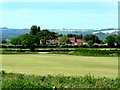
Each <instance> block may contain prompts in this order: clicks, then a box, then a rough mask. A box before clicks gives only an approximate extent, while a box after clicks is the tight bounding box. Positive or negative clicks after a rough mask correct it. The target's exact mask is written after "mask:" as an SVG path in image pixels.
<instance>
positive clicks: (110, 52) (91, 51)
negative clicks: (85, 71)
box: [73, 48, 119, 56]
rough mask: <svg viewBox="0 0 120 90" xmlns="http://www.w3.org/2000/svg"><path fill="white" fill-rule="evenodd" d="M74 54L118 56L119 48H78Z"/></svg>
mask: <svg viewBox="0 0 120 90" xmlns="http://www.w3.org/2000/svg"><path fill="white" fill-rule="evenodd" d="M73 54H74V55H81V56H118V55H119V50H98V49H92V48H91V49H84V48H78V49H75V51H74V53H73Z"/></svg>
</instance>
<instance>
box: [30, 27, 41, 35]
mask: <svg viewBox="0 0 120 90" xmlns="http://www.w3.org/2000/svg"><path fill="white" fill-rule="evenodd" d="M40 31H41V30H40V27H39V26H38V27H37V26H36V25H32V26H31V28H30V34H31V35H36V34H37V33H38V32H40Z"/></svg>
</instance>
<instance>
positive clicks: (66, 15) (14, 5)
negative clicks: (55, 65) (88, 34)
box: [0, 2, 118, 29]
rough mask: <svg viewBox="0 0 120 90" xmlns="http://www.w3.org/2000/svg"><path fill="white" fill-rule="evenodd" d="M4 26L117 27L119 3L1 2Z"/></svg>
mask: <svg viewBox="0 0 120 90" xmlns="http://www.w3.org/2000/svg"><path fill="white" fill-rule="evenodd" d="M0 9H1V10H0V11H1V21H2V22H1V23H2V24H1V26H0V27H9V28H30V27H31V26H32V25H38V26H40V27H41V28H42V29H62V28H67V29H103V28H117V27H118V2H2V3H1V7H0Z"/></svg>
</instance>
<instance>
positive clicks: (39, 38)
mask: <svg viewBox="0 0 120 90" xmlns="http://www.w3.org/2000/svg"><path fill="white" fill-rule="evenodd" d="M71 37H72V38H75V39H82V40H85V41H86V42H87V44H88V45H89V46H90V47H91V46H92V45H93V44H94V43H97V44H100V43H107V44H108V46H109V47H114V46H115V45H117V46H120V35H111V36H107V37H106V40H105V41H101V40H100V39H99V38H98V36H96V35H93V34H88V35H84V36H83V35H82V34H80V35H76V34H67V35H63V34H58V33H56V32H51V31H49V30H48V29H44V30H41V28H40V26H37V25H32V26H31V28H30V32H29V34H23V35H20V36H19V37H16V38H12V39H11V44H13V45H23V46H29V47H34V46H39V45H46V44H47V40H53V39H56V38H57V39H58V41H59V43H58V42H57V43H56V44H57V45H58V44H64V45H65V44H71V42H70V40H69V38H71ZM3 42H5V40H4V41H3ZM32 49H33V50H34V48H31V50H32Z"/></svg>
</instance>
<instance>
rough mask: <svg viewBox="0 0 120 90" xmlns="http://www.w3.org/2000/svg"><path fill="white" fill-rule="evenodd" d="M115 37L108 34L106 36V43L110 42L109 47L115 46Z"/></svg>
mask: <svg viewBox="0 0 120 90" xmlns="http://www.w3.org/2000/svg"><path fill="white" fill-rule="evenodd" d="M115 41H116V40H115V38H114V36H107V37H106V43H107V44H108V46H109V47H113V46H114V45H115Z"/></svg>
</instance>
